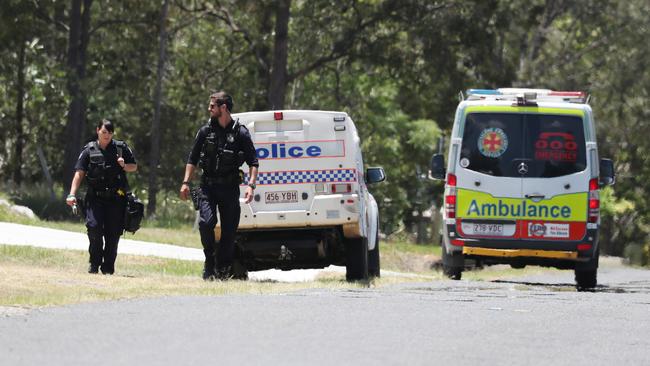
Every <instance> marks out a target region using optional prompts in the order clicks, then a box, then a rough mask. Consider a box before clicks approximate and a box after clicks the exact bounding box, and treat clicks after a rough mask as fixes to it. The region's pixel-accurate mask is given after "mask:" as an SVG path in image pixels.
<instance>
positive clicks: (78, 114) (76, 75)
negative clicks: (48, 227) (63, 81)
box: [63, 0, 92, 196]
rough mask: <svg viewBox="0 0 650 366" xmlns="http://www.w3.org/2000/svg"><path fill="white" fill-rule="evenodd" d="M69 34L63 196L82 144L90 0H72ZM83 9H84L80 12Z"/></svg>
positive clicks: (68, 185) (70, 179) (70, 180)
mask: <svg viewBox="0 0 650 366" xmlns="http://www.w3.org/2000/svg"><path fill="white" fill-rule="evenodd" d="M71 3H72V5H71V9H70V32H69V37H68V62H67V64H68V65H67V66H68V69H67V79H68V81H67V87H68V93H69V95H70V106H69V109H68V123H67V124H66V126H65V137H66V145H65V151H64V159H65V162H64V164H63V169H64V170H63V185H64V196H65V194H66V193H67V191H66V190H67V189H68V187H70V183H71V182H72V176H73V175H74V171H73V169H74V164H75V162H76V160H77V156H78V155H79V149H80V148H81V145H82V144H83V132H84V130H85V129H84V119H85V105H84V95H83V91H82V90H81V83H82V81H83V79H84V78H85V76H86V49H87V47H88V40H89V28H90V8H91V6H92V0H83V6H82V1H81V0H72V2H71ZM82 11H83V12H82Z"/></svg>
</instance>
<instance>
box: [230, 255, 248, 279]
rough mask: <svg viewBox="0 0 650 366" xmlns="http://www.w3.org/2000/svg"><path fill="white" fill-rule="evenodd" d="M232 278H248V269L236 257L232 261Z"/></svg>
mask: <svg viewBox="0 0 650 366" xmlns="http://www.w3.org/2000/svg"><path fill="white" fill-rule="evenodd" d="M232 278H233V279H235V280H242V281H247V280H248V270H247V269H246V267H245V266H244V265H243V264H242V262H241V261H239V260H238V259H235V260H233V262H232Z"/></svg>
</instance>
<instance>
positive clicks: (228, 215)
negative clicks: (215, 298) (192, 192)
mask: <svg viewBox="0 0 650 366" xmlns="http://www.w3.org/2000/svg"><path fill="white" fill-rule="evenodd" d="M217 208H218V209H219V216H220V217H221V239H220V240H219V244H218V250H217V244H216V240H215V234H214V228H215V226H216V225H217V211H216V210H217ZM240 211H241V208H240V206H239V186H238V185H236V184H209V185H208V184H204V185H201V194H200V195H199V215H200V219H199V232H200V233H201V243H202V244H203V253H205V258H206V268H208V267H209V266H214V265H215V264H216V267H217V269H219V270H222V269H225V268H228V267H230V266H232V260H233V254H234V250H235V233H236V232H237V227H238V226H239V214H240Z"/></svg>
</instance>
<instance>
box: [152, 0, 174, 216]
mask: <svg viewBox="0 0 650 366" xmlns="http://www.w3.org/2000/svg"><path fill="white" fill-rule="evenodd" d="M168 9H169V0H165V1H164V3H163V7H162V11H161V13H160V34H159V43H158V69H157V71H156V72H157V73H156V89H155V91H154V113H153V121H152V122H151V158H150V164H151V168H150V170H149V203H148V204H147V216H149V217H153V216H154V215H155V214H156V194H158V166H159V165H160V105H161V103H162V101H161V99H162V88H163V86H162V82H163V75H164V72H165V70H164V69H165V63H166V62H167V30H166V28H165V22H166V21H167V10H168Z"/></svg>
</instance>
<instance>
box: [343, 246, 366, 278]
mask: <svg viewBox="0 0 650 366" xmlns="http://www.w3.org/2000/svg"><path fill="white" fill-rule="evenodd" d="M345 257H346V258H345V279H346V280H347V281H366V280H368V241H367V239H365V238H359V239H346V240H345Z"/></svg>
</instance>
